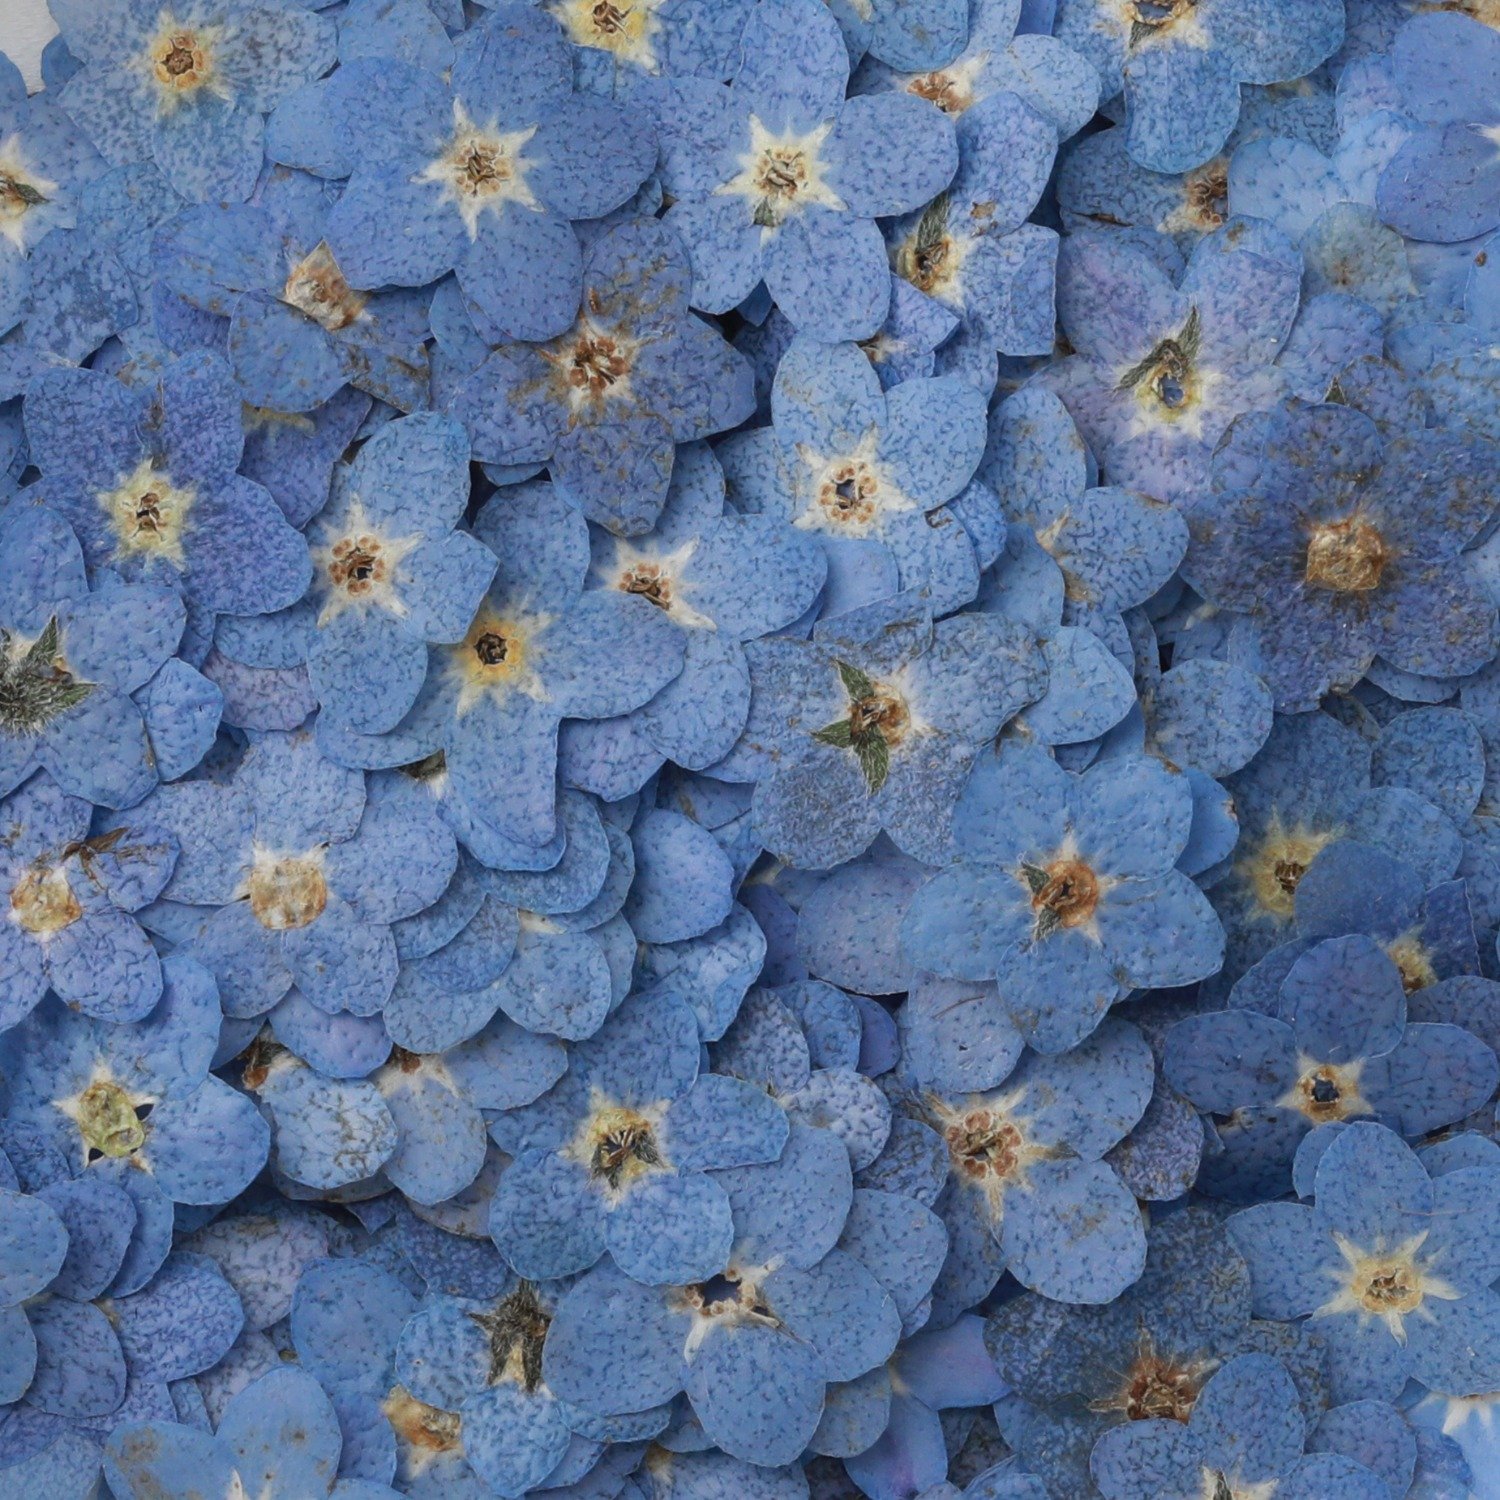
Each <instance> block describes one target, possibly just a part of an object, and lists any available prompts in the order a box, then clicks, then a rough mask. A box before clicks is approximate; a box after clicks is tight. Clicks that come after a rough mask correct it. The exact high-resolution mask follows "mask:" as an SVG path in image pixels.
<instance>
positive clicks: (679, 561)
mask: <svg viewBox="0 0 1500 1500" xmlns="http://www.w3.org/2000/svg"><path fill="white" fill-rule="evenodd" d="M697 550H698V541H697V538H694V539H693V540H692V541H689V542H686V543H684V544H683V545H682V546H681V547H678V548H676V549H675V550H674V551H672V552H666V553H659V554H655V555H652V554H649V553H645V552H639V551H637V550H636V549H635V548H634V547H632V546H631V545H630V544H629V543H628V542H626V541H624V540H618V541H616V543H615V564H614V566H615V573H614V583H615V587H616V588H617V589H619V590H620V591H621V593H625V594H638V595H639V596H640V597H641V598H642V599H645V600H647V601H649V602H650V603H652V604H654V605H655V606H656V607H657V608H658V609H659V610H661V611H662V612H663V613H664V614H667V615H669V616H670V617H671V618H672V619H674V620H675V621H676V622H677V623H678V624H679V625H682V626H685V627H688V628H691V629H701V630H713V629H715V628H716V627H715V624H714V621H713V620H712V619H711V618H710V617H709V616H708V615H705V614H702V613H700V612H699V611H698V610H696V609H694V608H693V607H692V605H691V604H689V603H688V600H687V595H688V593H689V592H690V585H689V584H688V583H687V582H686V580H685V579H684V577H683V574H684V571H685V570H686V569H687V567H688V565H689V564H690V563H691V561H692V558H693V555H694V553H696V552H697Z"/></svg>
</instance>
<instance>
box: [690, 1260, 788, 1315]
mask: <svg viewBox="0 0 1500 1500" xmlns="http://www.w3.org/2000/svg"><path fill="white" fill-rule="evenodd" d="M692 1291H693V1292H694V1293H695V1294H696V1297H697V1300H698V1302H699V1304H700V1306H701V1307H702V1310H703V1311H704V1312H705V1313H707V1314H708V1315H709V1316H710V1317H716V1316H722V1315H723V1314H725V1313H729V1312H740V1313H749V1314H751V1315H753V1316H754V1317H757V1318H765V1319H767V1320H772V1319H774V1317H775V1314H774V1313H773V1312H772V1311H771V1307H770V1304H769V1303H768V1302H766V1300H765V1299H764V1298H763V1297H762V1296H761V1295H760V1293H759V1291H758V1290H756V1288H754V1287H747V1286H746V1285H745V1284H744V1283H743V1282H742V1281H741V1280H740V1278H739V1277H738V1276H736V1275H735V1274H734V1273H733V1272H732V1271H725V1272H723V1273H721V1274H720V1275H718V1276H710V1277H709V1279H708V1280H707V1281H700V1282H699V1283H698V1284H697V1286H695V1287H693V1288H692Z"/></svg>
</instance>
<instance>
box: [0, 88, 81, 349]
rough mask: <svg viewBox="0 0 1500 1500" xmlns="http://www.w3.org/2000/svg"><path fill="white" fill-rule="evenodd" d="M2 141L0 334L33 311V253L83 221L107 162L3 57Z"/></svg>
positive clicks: (0, 127) (0, 180)
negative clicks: (89, 193) (83, 207)
mask: <svg viewBox="0 0 1500 1500" xmlns="http://www.w3.org/2000/svg"><path fill="white" fill-rule="evenodd" d="M0 141H3V142H4V145H3V146H0V332H5V333H9V332H10V330H11V329H12V328H14V327H15V325H16V324H17V323H18V322H20V320H21V319H22V317H23V316H25V314H26V311H27V308H28V299H29V296H30V293H31V289H32V284H31V273H30V268H29V266H28V263H27V262H28V257H29V256H30V253H31V251H32V250H33V249H35V248H36V246H37V244H38V243H39V242H40V241H41V240H42V239H44V238H45V237H46V235H47V234H48V233H50V232H51V231H52V230H53V229H56V228H60V227H61V228H69V229H71V228H72V227H73V226H74V225H75V224H76V223H77V222H78V218H79V209H80V203H81V200H82V198H83V195H84V189H85V187H86V185H87V184H88V183H89V182H91V181H92V180H93V179H94V178H96V177H98V176H99V174H100V173H101V172H103V171H104V163H103V162H102V161H101V160H100V158H99V154H98V152H96V151H95V150H94V148H93V147H92V146H91V145H90V144H89V142H88V141H87V139H85V137H84V136H83V135H82V133H81V132H80V131H79V130H78V128H77V126H75V125H74V124H73V122H72V121H71V120H70V119H69V118H68V117H67V115H66V114H64V113H63V112H62V110H60V109H59V108H58V107H57V105H56V104H55V103H54V102H53V101H52V99H51V98H49V97H47V96H46V95H38V96H37V97H36V98H34V99H28V98H27V97H26V86H25V84H24V83H23V82H22V81H21V76H20V73H19V72H18V71H17V70H16V69H15V67H14V66H12V65H11V64H10V62H9V59H4V60H3V61H0Z"/></svg>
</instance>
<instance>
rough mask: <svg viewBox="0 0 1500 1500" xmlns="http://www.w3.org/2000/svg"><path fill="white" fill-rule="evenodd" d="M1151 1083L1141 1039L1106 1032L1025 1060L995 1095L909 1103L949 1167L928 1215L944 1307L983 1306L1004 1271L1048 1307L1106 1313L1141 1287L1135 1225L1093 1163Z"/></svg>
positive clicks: (1127, 1205) (1112, 1182)
mask: <svg viewBox="0 0 1500 1500" xmlns="http://www.w3.org/2000/svg"><path fill="white" fill-rule="evenodd" d="M1153 1080H1154V1069H1153V1065H1152V1060H1151V1053H1150V1049H1149V1048H1148V1047H1147V1046H1146V1044H1145V1042H1144V1040H1143V1039H1142V1037H1141V1035H1140V1033H1139V1032H1138V1031H1136V1030H1135V1028H1134V1027H1131V1026H1128V1025H1125V1024H1124V1023H1122V1022H1113V1021H1112V1022H1106V1023H1105V1024H1104V1026H1103V1027H1101V1028H1100V1029H1099V1030H1097V1031H1095V1032H1094V1034H1093V1035H1092V1036H1091V1037H1089V1038H1088V1039H1087V1040H1086V1041H1085V1042H1083V1043H1082V1044H1081V1045H1079V1046H1078V1047H1075V1048H1074V1049H1073V1050H1072V1051H1070V1052H1067V1053H1064V1054H1062V1055H1061V1056H1059V1057H1055V1058H1054V1057H1042V1056H1039V1055H1037V1054H1034V1053H1033V1054H1030V1055H1027V1056H1026V1057H1024V1058H1022V1059H1021V1060H1020V1062H1019V1064H1018V1066H1017V1067H1016V1068H1015V1070H1014V1071H1013V1072H1011V1073H1009V1075H1008V1076H1007V1077H1005V1078H1004V1079H1002V1080H1001V1081H1000V1083H999V1084H998V1085H997V1086H996V1087H994V1088H991V1089H987V1090H985V1091H983V1092H974V1093H968V1094H954V1095H950V1096H948V1097H942V1096H939V1095H938V1094H936V1093H928V1092H923V1093H921V1094H919V1095H917V1097H916V1099H915V1101H914V1105H915V1108H916V1109H917V1110H919V1111H920V1114H921V1116H922V1118H924V1119H925V1120H926V1121H927V1123H929V1124H930V1125H931V1126H932V1127H933V1129H934V1130H936V1131H938V1132H939V1133H940V1134H941V1135H942V1138H943V1141H944V1144H945V1145H946V1147H947V1150H948V1157H949V1162H950V1167H949V1177H948V1187H947V1190H946V1192H945V1194H944V1196H943V1197H941V1198H939V1199H938V1201H937V1203H936V1204H935V1205H934V1206H935V1209H936V1211H937V1213H938V1214H939V1216H940V1217H941V1218H942V1219H943V1222H944V1223H945V1224H946V1225H947V1226H948V1234H949V1239H950V1242H951V1247H950V1250H949V1257H948V1262H947V1265H946V1267H945V1269H944V1272H943V1280H944V1281H945V1282H947V1283H949V1284H950V1289H949V1295H950V1296H953V1297H956V1298H957V1299H958V1300H960V1301H962V1302H963V1303H965V1304H966V1305H973V1304H976V1303H978V1302H981V1301H982V1300H983V1299H984V1297H985V1296H986V1295H987V1294H988V1292H989V1290H990V1288H991V1287H992V1286H993V1285H994V1283H995V1281H996V1280H998V1278H999V1276H1000V1273H1001V1272H1002V1271H1003V1270H1009V1272H1010V1273H1011V1275H1013V1276H1014V1277H1015V1278H1016V1280H1017V1281H1019V1282H1020V1283H1021V1284H1022V1285H1023V1286H1026V1287H1029V1288H1031V1289H1032V1290H1033V1291H1036V1292H1040V1293H1041V1294H1042V1295H1044V1296H1047V1297H1052V1298H1055V1299H1057V1300H1059V1301H1063V1302H1082V1303H1104V1302H1109V1301H1111V1300H1112V1299H1113V1298H1115V1297H1117V1296H1118V1295H1119V1294H1120V1293H1121V1292H1122V1291H1124V1289H1125V1288H1126V1287H1127V1286H1129V1285H1130V1284H1131V1283H1132V1282H1134V1281H1135V1280H1136V1278H1137V1277H1139V1275H1140V1274H1141V1269H1142V1266H1143V1265H1144V1263H1145V1257H1146V1241H1145V1236H1144V1233H1143V1231H1142V1228H1141V1222H1140V1214H1139V1212H1138V1210H1137V1208H1136V1204H1135V1200H1134V1198H1133V1197H1132V1196H1131V1194H1130V1193H1129V1191H1128V1190H1127V1189H1126V1188H1125V1186H1124V1185H1123V1184H1122V1183H1121V1182H1120V1180H1119V1177H1118V1176H1117V1175H1116V1174H1115V1172H1114V1170H1113V1169H1112V1168H1111V1167H1109V1166H1108V1165H1107V1164H1106V1163H1105V1162H1104V1161H1102V1160H1101V1158H1102V1157H1103V1156H1104V1154H1105V1152H1106V1151H1108V1150H1109V1149H1110V1148H1111V1147H1112V1146H1114V1145H1116V1144H1117V1143H1118V1142H1119V1141H1120V1140H1121V1139H1122V1138H1123V1137H1124V1135H1125V1133H1126V1132H1127V1131H1128V1130H1129V1129H1130V1128H1131V1126H1133V1125H1134V1124H1135V1123H1136V1122H1137V1121H1138V1120H1139V1119H1140V1117H1141V1114H1142V1112H1143V1111H1144V1110H1145V1108H1146V1105H1147V1103H1148V1102H1149V1100H1150V1098H1151V1091H1152V1084H1153ZM987 1240H992V1241H993V1244H988V1243H986V1241H987Z"/></svg>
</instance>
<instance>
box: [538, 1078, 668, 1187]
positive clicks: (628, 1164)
mask: <svg viewBox="0 0 1500 1500" xmlns="http://www.w3.org/2000/svg"><path fill="white" fill-rule="evenodd" d="M660 1119H661V1111H660V1110H643V1109H631V1108H629V1107H628V1106H626V1105H623V1104H618V1103H616V1102H615V1101H613V1100H611V1099H608V1098H605V1097H604V1096H603V1095H602V1094H595V1095H594V1096H593V1098H592V1099H591V1100H590V1101H589V1112H588V1114H587V1115H586V1116H585V1117H584V1119H583V1122H582V1124H580V1125H579V1127H578V1129H577V1131H576V1132H575V1133H574V1135H573V1139H572V1140H571V1141H569V1142H568V1145H567V1147H566V1148H565V1152H564V1154H565V1155H566V1156H567V1157H569V1158H570V1159H571V1160H573V1161H576V1162H578V1163H579V1164H580V1165H581V1166H582V1167H583V1168H584V1169H585V1170H586V1171H587V1172H588V1174H589V1177H590V1178H591V1179H592V1181H593V1182H594V1183H595V1184H596V1185H598V1186H599V1187H600V1188H601V1189H602V1190H604V1191H605V1193H606V1195H607V1196H610V1197H614V1196H617V1195H618V1194H620V1193H621V1192H622V1191H624V1190H625V1189H627V1188H629V1187H630V1186H631V1185H632V1184H634V1183H636V1182H639V1181H640V1180H641V1179H642V1178H643V1177H647V1176H650V1175H651V1174H652V1173H655V1172H661V1171H665V1170H666V1165H667V1164H666V1160H665V1157H664V1155H663V1152H662V1147H661V1139H660V1132H659V1125H660Z"/></svg>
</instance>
